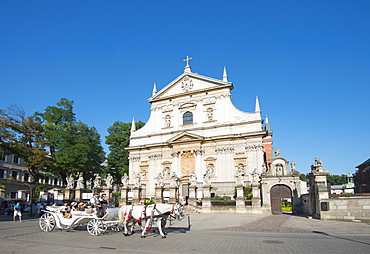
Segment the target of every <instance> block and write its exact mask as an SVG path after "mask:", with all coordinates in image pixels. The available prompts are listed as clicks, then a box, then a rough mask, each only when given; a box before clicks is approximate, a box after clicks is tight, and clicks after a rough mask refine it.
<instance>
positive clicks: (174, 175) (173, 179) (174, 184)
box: [171, 171, 179, 187]
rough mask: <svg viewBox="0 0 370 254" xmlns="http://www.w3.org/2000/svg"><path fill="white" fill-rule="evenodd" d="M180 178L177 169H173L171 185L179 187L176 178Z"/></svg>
mask: <svg viewBox="0 0 370 254" xmlns="http://www.w3.org/2000/svg"><path fill="white" fill-rule="evenodd" d="M177 179H179V178H178V177H177V175H176V173H175V171H172V174H171V186H176V187H177V183H176V180H177Z"/></svg>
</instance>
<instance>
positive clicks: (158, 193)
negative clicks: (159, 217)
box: [154, 185, 163, 204]
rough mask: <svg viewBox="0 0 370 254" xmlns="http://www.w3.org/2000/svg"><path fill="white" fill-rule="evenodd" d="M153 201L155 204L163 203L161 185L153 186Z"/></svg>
mask: <svg viewBox="0 0 370 254" xmlns="http://www.w3.org/2000/svg"><path fill="white" fill-rule="evenodd" d="M154 201H155V203H157V204H160V203H163V187H162V186H158V185H156V186H155V196H154Z"/></svg>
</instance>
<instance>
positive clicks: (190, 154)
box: [181, 151, 194, 158]
mask: <svg viewBox="0 0 370 254" xmlns="http://www.w3.org/2000/svg"><path fill="white" fill-rule="evenodd" d="M190 157H194V153H193V152H192V151H183V152H182V153H181V158H190Z"/></svg>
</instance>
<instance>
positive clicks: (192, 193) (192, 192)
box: [188, 185, 197, 205]
mask: <svg viewBox="0 0 370 254" xmlns="http://www.w3.org/2000/svg"><path fill="white" fill-rule="evenodd" d="M196 200H197V186H195V185H190V186H189V199H188V203H189V204H191V205H196V204H197V202H196Z"/></svg>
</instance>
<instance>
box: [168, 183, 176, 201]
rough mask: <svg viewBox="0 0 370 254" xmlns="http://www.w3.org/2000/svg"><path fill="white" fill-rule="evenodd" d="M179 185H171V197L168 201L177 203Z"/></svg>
mask: <svg viewBox="0 0 370 254" xmlns="http://www.w3.org/2000/svg"><path fill="white" fill-rule="evenodd" d="M177 191H178V190H177V187H175V186H171V187H170V199H169V200H168V203H176V200H177Z"/></svg>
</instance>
